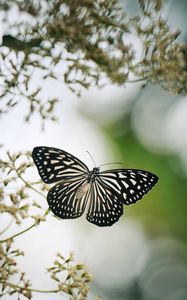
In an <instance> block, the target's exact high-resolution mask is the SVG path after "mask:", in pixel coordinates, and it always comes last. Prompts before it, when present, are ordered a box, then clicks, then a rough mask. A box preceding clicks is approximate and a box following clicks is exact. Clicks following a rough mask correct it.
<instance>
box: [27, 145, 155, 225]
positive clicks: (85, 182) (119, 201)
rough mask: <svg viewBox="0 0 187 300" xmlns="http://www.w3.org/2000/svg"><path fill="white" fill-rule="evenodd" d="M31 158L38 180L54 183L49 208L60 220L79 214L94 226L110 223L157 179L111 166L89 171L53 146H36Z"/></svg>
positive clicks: (49, 195) (140, 171)
mask: <svg viewBox="0 0 187 300" xmlns="http://www.w3.org/2000/svg"><path fill="white" fill-rule="evenodd" d="M32 157H33V160H34V162H35V164H36V167H37V169H38V172H39V175H40V177H41V179H42V180H43V181H44V182H45V183H48V184H51V183H55V182H56V184H55V185H54V186H53V187H52V188H51V189H50V190H49V192H48V195H47V201H48V204H49V207H50V209H51V211H52V212H53V213H54V214H55V215H56V216H58V217H60V218H61V219H75V218H79V217H80V216H82V214H83V213H84V211H85V209H86V207H87V213H86V218H87V220H88V221H89V222H91V223H93V224H95V225H97V226H111V225H112V224H114V223H115V222H117V221H118V220H119V218H120V217H121V215H122V214H123V206H124V204H126V205H129V204H132V203H135V202H136V201H138V200H139V199H141V198H142V197H143V195H144V194H146V193H147V192H148V191H149V190H150V189H151V188H152V187H153V186H154V185H155V184H156V183H157V181H158V177H157V176H156V175H154V174H152V173H150V172H148V171H143V170H136V169H112V170H106V171H100V168H99V167H94V168H93V169H92V170H91V171H90V170H89V169H88V167H87V166H86V165H85V164H84V163H83V162H82V161H81V160H79V159H78V158H76V157H75V156H73V155H72V154H70V153H68V152H66V151H64V150H60V149H57V148H53V147H45V146H41V147H35V148H34V149H33V152H32Z"/></svg>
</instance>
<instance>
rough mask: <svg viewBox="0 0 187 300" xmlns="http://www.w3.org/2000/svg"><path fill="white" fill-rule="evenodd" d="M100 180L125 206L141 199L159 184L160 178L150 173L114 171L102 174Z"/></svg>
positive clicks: (125, 170) (126, 170) (130, 170)
mask: <svg viewBox="0 0 187 300" xmlns="http://www.w3.org/2000/svg"><path fill="white" fill-rule="evenodd" d="M98 177H99V179H100V180H101V182H102V183H103V185H106V186H107V187H108V188H110V189H111V191H113V193H114V194H116V195H117V198H118V199H119V201H121V202H122V203H123V204H127V205H129V204H132V203H135V202H136V201H138V200H139V199H141V198H142V197H143V196H144V195H145V194H146V193H147V192H148V191H149V190H150V189H152V187H153V186H154V185H155V184H156V183H157V181H158V177H157V176H156V175H154V174H152V173H150V172H148V171H143V170H136V169H119V170H118V169H114V170H108V171H103V172H100V173H99V175H98Z"/></svg>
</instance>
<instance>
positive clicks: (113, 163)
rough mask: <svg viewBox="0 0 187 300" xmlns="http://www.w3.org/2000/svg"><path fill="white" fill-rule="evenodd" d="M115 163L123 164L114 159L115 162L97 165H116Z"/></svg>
mask: <svg viewBox="0 0 187 300" xmlns="http://www.w3.org/2000/svg"><path fill="white" fill-rule="evenodd" d="M116 164H117V165H123V163H121V162H118V161H116V162H112V163H106V164H103V165H100V166H99V167H103V166H107V165H116Z"/></svg>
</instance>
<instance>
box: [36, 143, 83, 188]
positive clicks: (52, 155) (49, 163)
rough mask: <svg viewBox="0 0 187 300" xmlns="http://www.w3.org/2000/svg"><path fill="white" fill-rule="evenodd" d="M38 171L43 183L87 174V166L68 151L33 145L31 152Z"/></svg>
mask: <svg viewBox="0 0 187 300" xmlns="http://www.w3.org/2000/svg"><path fill="white" fill-rule="evenodd" d="M32 157H33V160H34V162H35V164H36V166H37V168H38V172H39V174H40V176H41V178H42V180H43V181H44V182H45V183H54V182H57V181H60V180H67V179H72V178H76V177H80V176H83V177H84V175H86V174H88V172H89V170H88V168H87V166H86V165H85V164H84V163H83V162H82V161H80V160H79V159H78V158H76V157H75V156H73V155H71V154H70V153H68V152H66V151H63V150H60V149H57V148H52V147H44V146H42V147H35V148H34V149H33V152H32Z"/></svg>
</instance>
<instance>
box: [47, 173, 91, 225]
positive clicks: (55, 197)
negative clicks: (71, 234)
mask: <svg viewBox="0 0 187 300" xmlns="http://www.w3.org/2000/svg"><path fill="white" fill-rule="evenodd" d="M85 184H86V179H79V180H77V179H76V180H66V181H63V182H60V183H57V184H56V185H55V186H53V187H52V188H51V189H50V190H49V192H48V195H47V202H48V204H49V207H50V209H51V211H52V212H53V213H54V214H55V215H56V216H58V217H59V218H62V219H75V218H78V217H80V216H81V215H82V214H83V213H84V210H85V206H86V202H85V199H84V197H80V193H79V190H80V189H81V187H82V186H84V185H85Z"/></svg>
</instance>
